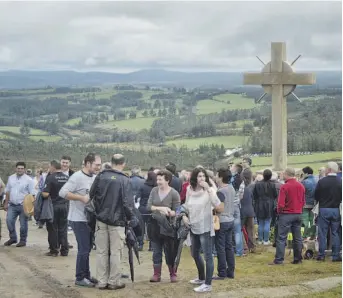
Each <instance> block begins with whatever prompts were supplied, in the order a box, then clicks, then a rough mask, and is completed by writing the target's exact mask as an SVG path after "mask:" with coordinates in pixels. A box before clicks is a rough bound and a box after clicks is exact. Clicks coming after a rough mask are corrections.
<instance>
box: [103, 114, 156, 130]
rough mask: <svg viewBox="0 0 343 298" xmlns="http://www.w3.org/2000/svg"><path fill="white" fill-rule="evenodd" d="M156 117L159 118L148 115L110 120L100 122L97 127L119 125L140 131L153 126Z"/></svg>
mask: <svg viewBox="0 0 343 298" xmlns="http://www.w3.org/2000/svg"><path fill="white" fill-rule="evenodd" d="M155 119H157V118H154V117H148V118H136V119H126V120H119V121H117V120H115V121H108V122H105V123H103V124H98V125H97V127H99V128H114V127H118V128H119V129H127V130H133V131H138V130H142V129H149V128H151V125H152V123H153V122H154V120H155Z"/></svg>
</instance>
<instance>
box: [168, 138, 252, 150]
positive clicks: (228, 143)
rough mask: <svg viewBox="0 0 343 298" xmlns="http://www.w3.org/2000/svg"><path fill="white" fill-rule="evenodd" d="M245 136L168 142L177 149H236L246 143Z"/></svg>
mask: <svg viewBox="0 0 343 298" xmlns="http://www.w3.org/2000/svg"><path fill="white" fill-rule="evenodd" d="M245 138H246V137H244V136H214V137H208V138H196V139H176V140H170V141H167V142H166V143H167V145H175V146H176V147H181V146H187V147H188V148H191V149H196V148H198V147H199V146H200V145H205V144H207V145H211V144H216V145H224V147H225V148H227V149H230V148H235V147H237V146H241V145H242V144H244V141H245Z"/></svg>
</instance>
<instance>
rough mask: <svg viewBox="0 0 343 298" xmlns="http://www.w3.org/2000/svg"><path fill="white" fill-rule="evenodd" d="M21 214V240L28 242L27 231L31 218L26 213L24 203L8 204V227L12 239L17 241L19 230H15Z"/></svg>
mask: <svg viewBox="0 0 343 298" xmlns="http://www.w3.org/2000/svg"><path fill="white" fill-rule="evenodd" d="M18 216H19V222H20V242H24V243H26V240H27V231H28V220H29V218H28V217H27V216H26V215H25V212H24V208H23V206H22V205H12V204H11V203H9V204H8V210H7V217H6V223H7V228H8V231H9V233H10V239H11V240H12V241H15V242H17V241H18V238H17V232H16V230H15V223H16V221H17V218H18Z"/></svg>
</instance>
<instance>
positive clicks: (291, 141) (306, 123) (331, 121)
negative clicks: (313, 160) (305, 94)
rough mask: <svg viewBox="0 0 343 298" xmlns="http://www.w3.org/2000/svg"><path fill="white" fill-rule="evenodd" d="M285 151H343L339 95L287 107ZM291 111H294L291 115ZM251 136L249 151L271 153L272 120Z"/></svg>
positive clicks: (268, 118) (269, 118) (340, 97)
mask: <svg viewBox="0 0 343 298" xmlns="http://www.w3.org/2000/svg"><path fill="white" fill-rule="evenodd" d="M288 107H289V109H288V112H289V117H288V139H287V147H288V148H287V149H288V152H297V151H338V150H342V143H341V141H342V118H341V117H342V96H341V95H340V96H335V97H333V98H325V99H321V100H318V101H311V102H304V103H295V104H293V105H290V104H289V105H288ZM294 110H296V111H297V112H296V113H295V114H293V115H292V112H293V113H294ZM264 120H265V122H266V124H265V125H263V126H262V127H261V130H260V131H257V132H255V133H254V134H253V135H251V137H250V139H249V141H248V144H247V149H248V150H249V151H250V152H254V153H255V152H261V153H267V152H271V149H272V144H271V141H272V140H271V131H272V124H271V117H267V118H265V119H264Z"/></svg>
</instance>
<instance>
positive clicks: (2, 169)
mask: <svg viewBox="0 0 343 298" xmlns="http://www.w3.org/2000/svg"><path fill="white" fill-rule="evenodd" d="M88 152H95V153H98V154H100V155H101V157H102V161H103V162H105V161H110V159H111V156H112V155H113V154H114V153H118V152H120V153H122V154H123V155H124V156H125V157H126V158H127V161H128V164H127V169H129V168H130V167H131V166H133V165H140V166H141V167H142V169H144V170H147V169H149V168H150V167H151V166H157V167H164V166H165V165H166V164H167V163H168V162H174V163H176V165H177V168H178V170H181V169H188V170H191V169H193V168H194V167H195V166H197V165H199V164H201V165H203V166H205V167H209V168H214V166H215V162H216V161H218V160H220V159H221V158H223V156H224V154H225V150H224V148H222V147H218V146H203V147H202V149H201V151H200V150H199V151H194V150H189V149H187V148H186V147H182V148H176V147H162V148H159V149H151V150H149V151H146V150H144V149H143V148H142V149H138V150H137V149H135V150H134V149H132V148H123V147H114V146H104V147H100V146H95V145H91V144H90V145H89V144H78V143H76V142H75V143H72V144H70V145H65V144H63V143H54V144H49V143H44V142H22V141H19V140H18V141H12V143H7V144H4V143H1V144H0V176H1V178H3V179H4V180H5V181H6V179H7V177H8V176H9V175H10V174H13V170H14V166H15V162H16V161H25V162H27V164H28V167H30V168H37V167H40V166H41V165H42V163H44V164H45V165H47V164H48V162H49V161H50V160H52V159H60V158H61V155H63V154H66V155H69V156H71V159H72V165H73V167H74V168H76V169H77V168H80V167H81V163H82V159H83V158H84V156H85V155H86V154H87V153H88Z"/></svg>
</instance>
